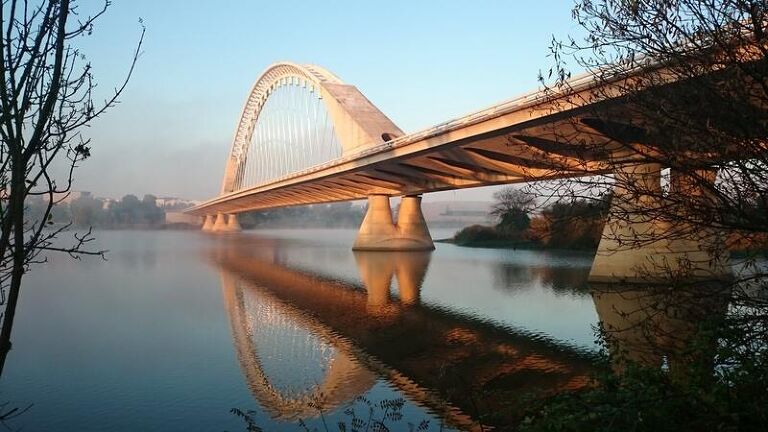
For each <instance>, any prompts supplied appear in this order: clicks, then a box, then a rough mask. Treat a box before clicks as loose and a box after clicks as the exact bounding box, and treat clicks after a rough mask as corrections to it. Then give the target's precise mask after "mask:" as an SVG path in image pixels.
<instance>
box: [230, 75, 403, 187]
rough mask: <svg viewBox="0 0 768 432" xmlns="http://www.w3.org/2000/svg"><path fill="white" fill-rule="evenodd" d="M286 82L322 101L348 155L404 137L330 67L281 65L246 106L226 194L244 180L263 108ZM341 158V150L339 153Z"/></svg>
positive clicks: (260, 81) (263, 78)
mask: <svg viewBox="0 0 768 432" xmlns="http://www.w3.org/2000/svg"><path fill="white" fill-rule="evenodd" d="M284 86H297V87H301V88H303V89H305V90H306V92H310V93H314V94H316V95H317V97H319V98H320V99H322V100H323V106H324V108H325V109H326V110H327V113H328V115H329V116H330V118H331V121H332V125H333V129H334V130H333V133H335V135H336V138H338V140H339V142H340V144H341V148H342V149H343V154H347V153H349V152H351V151H353V150H356V149H360V148H363V147H370V146H374V145H377V144H381V143H383V142H385V138H391V137H396V136H400V135H403V132H402V131H401V130H400V129H399V128H398V127H397V126H395V124H394V123H392V121H391V120H389V119H388V118H387V117H386V116H385V115H384V114H383V113H381V111H379V110H378V109H377V108H376V107H375V106H374V105H373V104H371V102H370V101H368V99H366V98H365V96H363V94H362V93H360V91H358V90H357V88H355V87H354V86H351V85H348V84H344V83H343V82H342V81H341V80H340V79H339V78H338V77H336V76H335V75H333V74H331V73H330V72H328V71H327V70H325V69H323V68H321V67H319V66H314V65H299V64H295V63H276V64H273V65H271V66H270V67H268V68H267V69H266V70H265V71H264V72H263V73H262V74H261V75H260V76H259V78H258V79H257V80H256V83H255V84H254V85H253V87H252V88H251V91H250V93H249V94H248V98H247V99H246V102H245V105H244V106H243V110H242V112H241V114H240V120H239V121H238V123H237V127H236V129H235V136H234V139H233V141H232V149H231V151H230V156H229V159H228V160H227V166H226V169H225V172H224V181H223V184H222V190H221V193H222V195H223V194H226V193H229V192H233V191H234V190H235V185H236V184H237V183H239V182H240V180H241V179H242V176H243V171H244V170H245V162H246V159H247V154H248V148H249V146H250V144H251V141H252V139H253V132H254V129H255V127H256V123H257V121H258V120H259V115H260V113H261V111H262V108H264V106H265V104H266V103H267V101H268V100H269V98H270V96H271V95H272V94H274V93H275V92H276V91H277V90H278V89H279V88H281V87H284ZM304 126H306V125H302V127H304ZM339 156H341V154H338V155H335V157H339ZM304 168H308V167H304Z"/></svg>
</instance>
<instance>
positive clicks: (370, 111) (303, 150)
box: [187, 63, 728, 281]
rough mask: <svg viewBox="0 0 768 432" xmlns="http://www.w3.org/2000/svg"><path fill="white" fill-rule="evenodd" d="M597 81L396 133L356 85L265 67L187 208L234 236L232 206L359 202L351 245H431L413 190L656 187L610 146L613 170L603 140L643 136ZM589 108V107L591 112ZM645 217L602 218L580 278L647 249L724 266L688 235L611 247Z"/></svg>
mask: <svg viewBox="0 0 768 432" xmlns="http://www.w3.org/2000/svg"><path fill="white" fill-rule="evenodd" d="M599 85H603V84H598V81H597V80H596V79H595V78H594V77H592V76H585V77H582V78H578V79H575V80H573V81H572V82H571V83H570V89H569V91H568V92H567V93H563V94H554V95H553V94H552V93H547V92H543V91H537V92H533V93H530V94H527V95H525V96H522V97H519V98H516V99H512V100H510V101H507V102H503V103H501V104H498V105H495V106H492V107H490V108H488V109H484V110H481V111H478V112H476V113H473V114H470V115H467V116H465V117H461V118H458V119H455V120H451V121H448V122H445V123H441V124H439V125H436V126H434V127H432V128H429V129H427V130H423V131H420V132H417V133H413V134H408V135H406V134H404V133H403V131H401V130H400V129H399V128H398V127H397V126H396V125H395V124H394V123H393V122H392V121H391V120H390V119H389V118H387V116H386V115H384V114H383V113H382V112H381V111H379V110H378V109H377V108H376V107H375V106H374V105H373V104H372V103H371V102H370V101H369V100H368V99H366V98H365V96H363V94H362V93H360V91H358V90H357V88H355V87H354V86H352V85H349V84H345V83H344V82H342V81H341V80H340V79H339V78H338V77H336V76H335V75H333V74H332V73H330V72H328V71H327V70H325V69H323V68H321V67H318V66H314V65H299V64H293V63H277V64H274V65H272V66H270V67H269V68H267V70H266V71H264V72H263V73H262V74H261V76H259V78H258V79H257V80H256V83H255V84H254V85H253V88H252V89H251V91H250V93H249V94H248V97H247V99H246V102H245V106H244V107H243V110H242V113H241V115H240V118H239V120H238V122H237V127H236V129H235V134H234V140H233V142H232V146H231V150H230V155H229V158H228V159H227V165H226V168H225V170H224V179H223V182H222V187H221V193H220V195H219V196H217V197H215V198H212V199H210V200H208V201H206V202H203V203H202V204H200V205H197V206H195V207H193V208H191V209H189V210H187V213H189V214H192V215H196V216H200V217H202V218H203V219H204V223H203V230H204V231H209V232H220V233H221V232H223V233H226V232H237V231H239V230H240V226H239V223H238V221H237V214H238V213H242V212H246V211H252V210H260V209H270V208H276V207H284V206H293V205H302V204H315V203H327V202H334V201H348V200H359V199H367V200H368V211H367V214H366V216H365V218H364V220H363V223H362V226H361V227H360V232H359V235H358V237H357V239H356V241H355V244H354V249H357V250H400V251H403V250H431V249H433V248H434V245H433V242H432V239H431V236H430V234H429V230H428V228H427V226H426V223H425V221H424V218H423V216H422V213H421V205H420V202H421V194H424V193H428V192H433V191H440V190H450V189H459V188H471V187H477V186H487V185H494V184H507V183H522V182H531V181H539V180H548V179H556V178H566V177H581V176H590V175H597V174H614V175H621V176H629V177H631V178H634V179H636V180H637V181H638V182H644V183H647V184H648V187H649V188H650V189H651V190H652V189H654V188H660V187H661V184H660V182H661V180H660V178H661V176H660V172H661V170H662V168H663V166H662V165H661V164H658V163H647V162H638V160H639V159H637V158H633V155H626V154H623V156H621V158H623V159H622V160H626V164H625V165H621V166H619V168H616V167H617V165H616V164H615V160H616V158H617V157H618V156H617V155H616V154H612V153H611V152H612V150H611V149H615V148H616V147H617V146H616V143H617V142H618V143H621V144H623V147H622V148H624V149H626V148H631V147H632V145H634V144H635V143H637V144H638V145H646V144H647V143H642V142H641V141H642V136H643V134H642V130H638V129H639V128H638V127H636V126H632V125H631V124H630V123H631V119H627V118H625V117H626V116H625V114H622V113H625V111H626V110H623V109H622V106H621V103H618V102H616V101H595V100H594V98H592V97H590V95H593V94H594V92H595V88H596V87H597V86H599ZM607 102H611V103H607ZM596 111H600V112H601V113H602V114H603V115H600V116H599V117H600V118H597V116H596V115H595V112H596ZM606 118H610V119H612V120H605V119H606ZM614 119H615V120H614ZM563 136H569V137H577V139H574V141H578V142H582V143H583V142H586V143H589V144H590V148H593V149H595V151H592V152H587V154H585V152H584V151H583V149H577V148H575V147H574V146H573V145H572V144H568V143H567V142H562V140H561V139H559V137H563ZM622 151H625V150H622ZM609 159H610V160H612V161H613V162H614V163H612V164H609V163H608V161H609ZM672 175H675V173H672ZM681 176H682V174H681ZM678 183H679V184H683V183H685V181H684V179H683V180H681V181H679V182H676V184H678ZM396 196H399V197H402V201H401V204H400V208H399V213H398V217H397V220H396V221H394V220H393V216H392V211H391V209H390V204H389V200H390V198H391V197H396ZM617 203H618V204H621V205H622V207H624V208H627V207H632V206H635V207H640V206H643V205H647V203H648V200H646V199H645V198H644V197H638V196H631V194H628V193H626V191H623V190H621V189H617V190H615V191H614V204H617ZM651 224H652V223H651V222H648V221H637V223H634V222H629V223H627V222H624V223H623V224H622V223H620V222H617V221H612V220H609V222H608V223H607V224H606V228H605V230H606V233H610V234H611V235H604V236H603V241H601V243H600V246H599V251H598V255H597V257H596V259H595V262H594V265H593V268H592V273H591V275H590V278H591V279H592V280H594V281H613V280H625V281H631V280H632V279H639V278H640V275H639V274H638V268H637V267H638V264H643V263H645V262H647V261H648V260H649V259H651V260H652V259H656V258H658V257H659V256H663V260H664V262H667V263H673V262H675V261H676V260H677V259H678V258H680V257H684V258H686V261H688V262H695V263H702V264H701V265H702V268H701V269H696V271H697V272H699V273H701V274H708V275H709V274H716V275H717V274H725V273H727V271H728V265H727V262H726V261H725V260H724V259H720V258H721V257H712V256H707V253H708V252H706V250H710V249H711V248H707V247H699V245H698V244H696V240H695V239H691V240H690V241H688V240H686V241H680V242H678V243H679V244H678V243H675V244H663V245H654V246H648V247H643V248H639V249H637V248H636V249H628V248H622V247H621V245H620V244H618V242H617V241H615V238H616V233H620V235H625V236H628V237H631V236H632V235H634V234H633V233H636V232H648V231H649V229H655V228H653V227H651V226H650V225H651ZM622 233H623V234H622ZM611 238H613V240H612V239H611ZM692 255H693V256H692ZM654 257H656V258H654Z"/></svg>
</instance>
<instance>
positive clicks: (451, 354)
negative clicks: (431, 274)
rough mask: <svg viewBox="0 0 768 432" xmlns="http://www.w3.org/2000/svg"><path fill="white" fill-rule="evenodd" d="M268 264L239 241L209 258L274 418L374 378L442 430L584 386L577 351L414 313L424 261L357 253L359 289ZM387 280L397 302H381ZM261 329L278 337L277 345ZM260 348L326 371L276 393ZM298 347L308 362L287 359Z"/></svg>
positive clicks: (324, 402) (249, 370) (478, 323)
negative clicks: (525, 399) (424, 410)
mask: <svg viewBox="0 0 768 432" xmlns="http://www.w3.org/2000/svg"><path fill="white" fill-rule="evenodd" d="M279 255H280V254H279V250H278V247H277V245H275V244H274V243H268V242H264V243H257V244H253V242H244V239H243V238H240V239H234V238H233V239H232V243H228V244H226V246H225V247H224V248H222V249H221V250H220V251H218V252H217V253H216V254H214V256H215V260H216V262H217V264H218V266H219V268H220V271H221V275H222V283H223V292H224V298H225V305H226V307H227V310H228V313H229V316H230V319H231V321H232V331H233V336H234V340H235V345H236V349H237V353H238V358H239V361H240V363H241V366H242V369H243V373H244V375H245V377H246V380H247V381H248V385H249V386H250V388H251V391H252V392H253V394H254V396H255V397H256V399H257V400H258V401H259V403H260V404H261V405H262V406H263V407H264V408H266V409H267V410H268V411H269V412H270V413H271V414H272V415H273V416H275V417H277V418H281V419H286V420H289V419H296V418H308V417H311V416H314V415H316V414H317V409H316V408H314V407H313V406H312V403H316V404H318V405H320V406H322V407H323V409H324V410H330V409H333V408H335V407H338V406H341V405H343V404H344V403H346V402H348V401H351V400H353V399H354V398H355V397H356V396H358V395H361V394H364V393H365V392H366V391H367V390H368V389H369V388H370V387H371V386H372V385H373V383H374V382H375V378H376V377H382V378H384V379H386V380H387V381H388V382H389V383H391V384H392V385H393V386H395V387H396V388H398V389H399V390H400V391H401V392H402V393H403V394H404V395H405V396H406V397H407V398H409V399H410V400H411V401H413V402H415V403H417V404H419V405H422V406H426V407H428V408H429V409H430V410H432V411H433V412H435V413H437V414H438V415H440V416H441V417H443V418H444V419H446V421H447V422H448V423H449V424H452V425H454V426H456V427H461V428H466V429H475V428H477V426H478V419H481V420H482V421H483V423H486V424H492V425H502V424H509V423H510V422H512V421H514V417H515V416H516V415H517V414H519V408H520V405H519V403H520V402H521V396H522V395H526V394H538V395H542V394H551V393H554V392H559V391H562V390H566V389H575V388H579V387H582V386H584V385H585V384H586V383H587V380H588V378H587V377H588V374H589V372H590V371H591V370H592V365H591V360H592V359H591V357H590V356H589V355H587V354H585V353H583V352H579V351H578V350H576V349H574V348H571V347H567V346H562V345H558V344H556V343H553V342H551V341H547V340H544V339H543V338H537V337H535V336H533V335H531V334H526V333H524V332H515V331H512V330H510V329H508V328H502V327H500V326H498V325H495V324H492V323H489V322H484V321H482V320H478V319H474V318H469V317H467V316H464V315H461V314H458V313H455V312H452V311H449V310H447V309H443V308H437V307H432V306H428V305H423V304H420V302H419V290H420V286H421V282H422V280H423V278H424V275H425V274H426V271H427V267H428V264H429V260H430V256H429V254H428V253H427V254H425V253H421V252H399V253H381V252H359V253H356V254H355V260H356V262H357V265H358V269H359V271H360V276H361V280H362V281H363V284H364V287H359V286H356V285H354V284H350V283H345V282H340V281H337V280H333V279H331V278H327V277H320V276H317V275H316V274H313V273H311V272H308V271H303V270H297V269H293V268H290V267H288V266H287V265H285V264H283V263H282V262H281V259H280V258H278V257H279ZM392 280H397V286H398V291H399V296H398V298H393V297H392V296H391V294H390V286H391V282H392ZM270 329H279V330H276V331H277V332H278V336H277V337H279V338H280V341H279V342H278V340H277V339H276V338H275V336H270V335H269V331H271V330H270ZM292 339H298V340H292ZM269 340H272V341H274V342H277V345H276V347H277V348H276V349H279V350H283V351H284V352H285V353H288V354H287V355H288V356H290V357H291V358H303V359H304V361H309V362H316V363H318V364H322V365H325V373H324V376H321V377H320V378H319V379H317V380H316V381H315V382H306V381H307V380H306V379H304V381H305V382H304V386H305V388H304V389H300V388H299V389H297V388H296V387H295V386H291V385H280V379H281V378H280V377H274V376H268V373H267V370H266V369H267V367H265V364H264V362H263V359H264V357H265V354H264V353H263V351H260V349H261V350H263V349H265V348H269V347H265V346H264V345H265V342H267V343H268V342H269ZM297 346H298V347H299V348H298V349H299V350H301V349H302V348H303V349H305V350H307V351H308V352H310V351H311V352H314V353H315V354H312V353H309V354H308V353H306V352H305V353H304V354H302V353H296V352H294V351H295V350H296V349H297V348H296V347H297ZM267 356H268V354H267ZM302 373H304V372H303V371H295V373H294V376H293V377H292V378H294V379H299V380H301V379H303V378H301V377H297V376H295V375H300V374H302ZM299 387H300V386H299ZM481 393H482V396H481ZM477 404H479V408H476V405H477ZM478 410H479V411H480V412H479V414H480V417H478V412H477V411H478Z"/></svg>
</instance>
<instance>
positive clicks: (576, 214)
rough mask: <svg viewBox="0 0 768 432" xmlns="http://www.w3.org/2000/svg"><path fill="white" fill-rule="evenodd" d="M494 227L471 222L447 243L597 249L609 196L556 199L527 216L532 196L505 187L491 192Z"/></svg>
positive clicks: (530, 208) (533, 202)
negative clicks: (537, 211) (565, 200)
mask: <svg viewBox="0 0 768 432" xmlns="http://www.w3.org/2000/svg"><path fill="white" fill-rule="evenodd" d="M494 198H495V200H496V202H495V204H494V207H493V210H492V211H491V214H492V215H493V216H495V217H496V219H497V221H498V222H497V223H496V225H494V226H486V225H472V226H469V227H466V228H464V229H462V230H460V231H458V232H457V233H456V234H455V235H454V237H453V239H452V240H451V242H453V243H455V244H457V245H459V246H468V247H500V248H503V247H513V248H547V249H583V250H593V249H596V248H597V244H598V243H599V241H600V235H601V234H602V232H603V225H604V224H605V219H606V216H607V212H608V205H609V203H610V195H604V196H601V197H598V198H596V199H584V198H582V199H575V200H573V201H570V202H556V203H553V204H551V205H549V206H546V207H544V208H543V209H542V210H541V211H540V212H539V213H538V214H534V215H531V212H532V209H533V207H534V206H535V201H534V199H533V196H532V195H530V194H528V193H526V192H524V191H522V190H519V189H514V188H506V189H503V190H501V191H499V192H497V193H496V194H494Z"/></svg>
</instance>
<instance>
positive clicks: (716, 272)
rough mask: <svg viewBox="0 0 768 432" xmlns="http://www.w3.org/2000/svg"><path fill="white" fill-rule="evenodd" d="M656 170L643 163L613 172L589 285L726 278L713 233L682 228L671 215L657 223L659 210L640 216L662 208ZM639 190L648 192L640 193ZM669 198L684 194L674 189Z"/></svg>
mask: <svg viewBox="0 0 768 432" xmlns="http://www.w3.org/2000/svg"><path fill="white" fill-rule="evenodd" d="M660 171H661V167H660V166H659V165H658V164H646V165H640V166H634V167H627V168H622V169H621V170H620V171H618V172H616V174H615V175H616V176H617V178H618V179H619V181H618V183H617V185H616V186H615V187H614V192H613V201H612V202H611V209H610V212H609V216H608V221H607V222H606V224H605V228H604V229H603V235H602V238H601V239H600V244H599V246H598V249H597V255H596V256H595V260H594V262H593V263H592V269H591V270H590V273H589V281H590V282H607V283H612V282H627V283H657V282H665V281H670V280H675V279H677V280H680V279H687V280H704V279H725V278H727V277H729V276H730V267H729V265H728V258H727V256H725V254H724V251H723V249H722V248H721V247H717V246H719V245H717V244H715V243H716V242H717V241H718V237H717V236H716V235H714V233H707V232H704V231H703V230H698V231H696V230H693V229H691V228H690V227H687V226H684V225H683V223H682V222H680V221H678V219H680V220H684V219H682V218H675V216H674V215H671V216H670V218H665V219H668V220H660V218H659V217H658V216H659V214H658V208H660V207H656V209H654V210H652V211H650V212H647V211H646V212H644V211H643V209H644V208H648V207H649V206H660V205H663V202H661V201H662V200H661V198H660V197H661V182H660ZM627 184H633V185H635V186H637V185H640V186H638V187H636V188H632V189H633V190H631V191H627V190H626V189H625V188H624V187H622V185H627ZM642 191H647V193H646V194H642V193H639V192H642ZM670 193H682V191H676V190H674V189H673V190H671V191H670ZM686 193H691V191H687V192H686ZM670 211H672V210H670ZM649 215H650V216H649ZM673 223H674V226H673ZM655 239H658V240H655Z"/></svg>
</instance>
